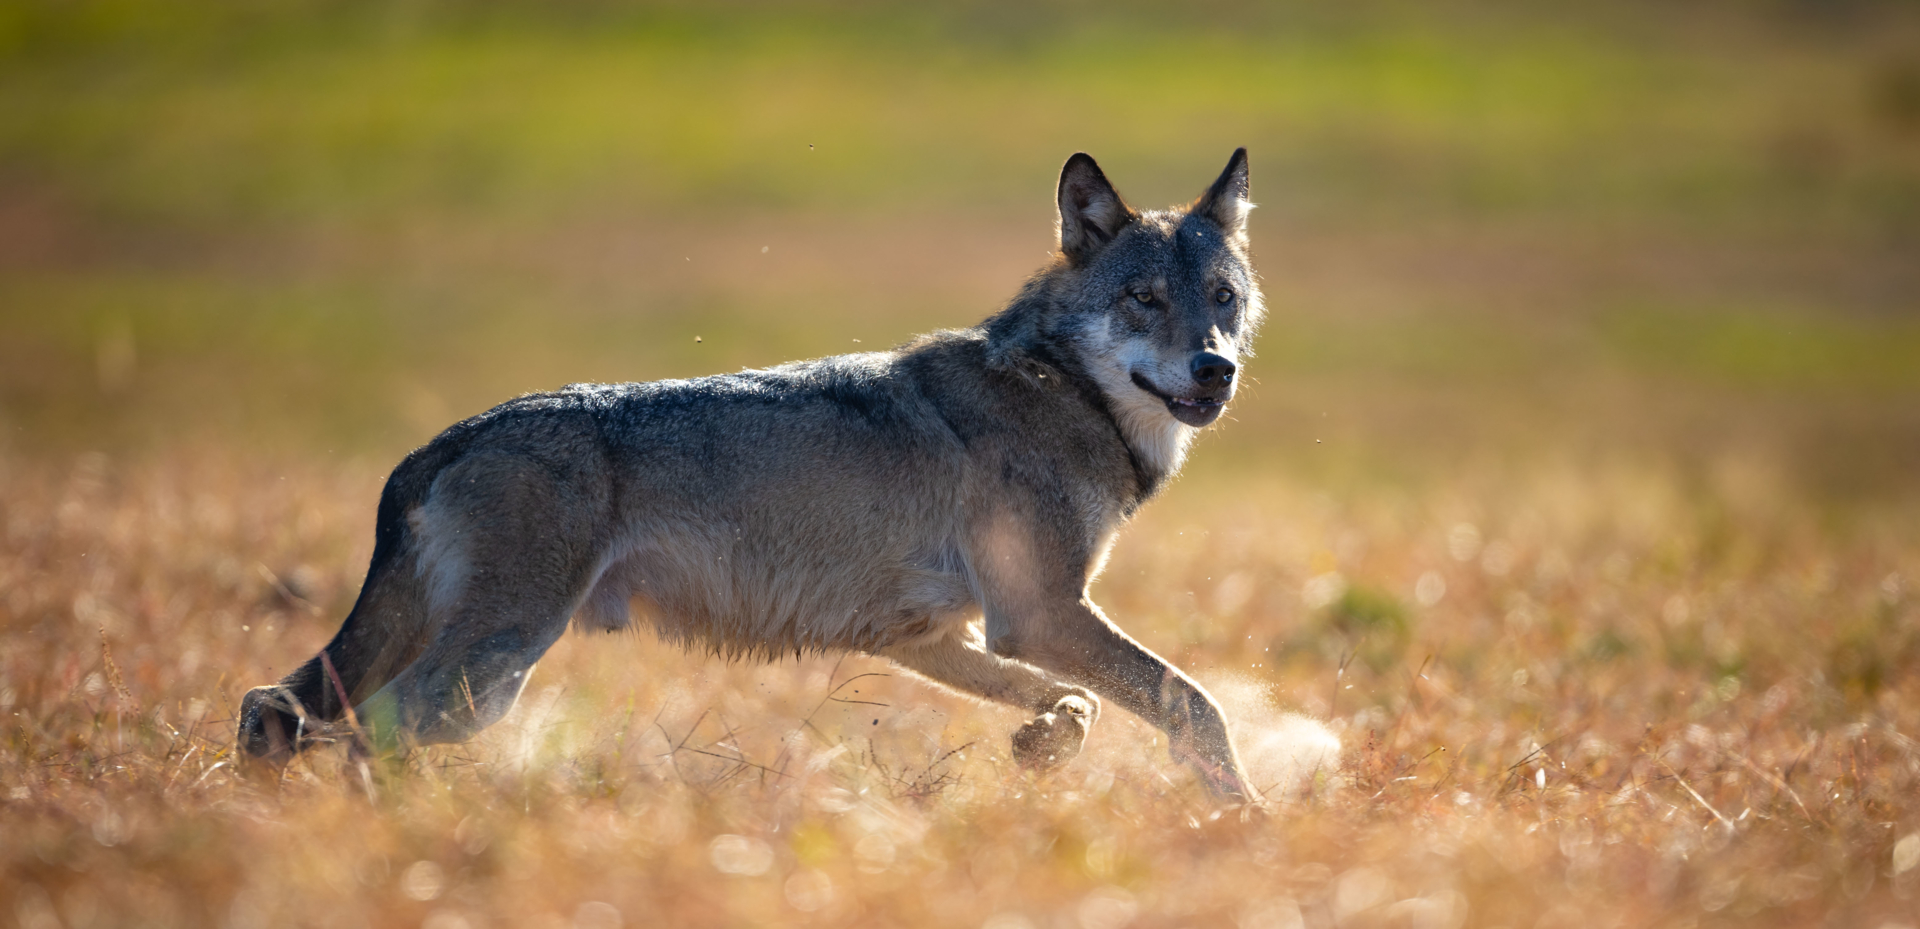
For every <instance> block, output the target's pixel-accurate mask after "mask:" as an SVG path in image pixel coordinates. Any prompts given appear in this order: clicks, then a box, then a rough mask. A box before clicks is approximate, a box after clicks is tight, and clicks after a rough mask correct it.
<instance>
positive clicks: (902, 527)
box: [238, 149, 1262, 801]
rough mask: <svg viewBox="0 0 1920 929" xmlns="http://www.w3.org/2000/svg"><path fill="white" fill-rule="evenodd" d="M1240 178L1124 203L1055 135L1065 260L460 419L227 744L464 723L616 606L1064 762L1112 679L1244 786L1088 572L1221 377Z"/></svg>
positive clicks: (1232, 787) (1228, 342)
mask: <svg viewBox="0 0 1920 929" xmlns="http://www.w3.org/2000/svg"><path fill="white" fill-rule="evenodd" d="M1247 190H1248V188H1247V157H1246V150H1245V149H1241V150H1238V151H1236V152H1234V153H1233V157H1232V158H1231V160H1229V161H1228V163H1227V167H1226V170H1225V171H1223V172H1222V173H1221V174H1220V177H1219V179H1218V180H1215V181H1214V182H1213V184H1212V185H1211V186H1210V187H1209V188H1208V189H1207V190H1206V192H1205V193H1204V194H1202V195H1201V196H1200V197H1199V198H1198V199H1197V200H1195V201H1194V202H1192V203H1191V204H1188V205H1186V206H1184V207H1177V208H1174V209H1169V210H1163V211H1146V212H1142V211H1137V210H1135V209H1133V208H1132V207H1130V206H1128V205H1127V204H1126V202H1125V201H1124V200H1122V199H1121V197H1120V195H1119V194H1118V193H1117V192H1116V191H1115V190H1114V188H1113V185H1111V184H1110V183H1108V181H1107V178H1106V175H1105V174H1103V173H1102V172H1101V170H1100V168H1099V166H1098V165H1096V164H1095V163H1094V161H1093V159H1092V158H1090V157H1088V156H1087V155H1086V154H1084V153H1081V154H1076V155H1074V156H1073V157H1072V158H1070V159H1068V160H1067V163H1066V165H1065V167H1064V168H1063V169H1062V171H1061V173H1060V183H1059V187H1058V191H1057V196H1058V202H1059V229H1058V233H1059V251H1058V253H1057V255H1056V256H1055V258H1054V259H1053V260H1052V262H1051V263H1050V264H1049V265H1047V266H1046V267H1045V268H1043V269H1042V270H1041V271H1040V272H1039V273H1037V274H1036V275H1035V276H1034V277H1033V278H1032V279H1031V280H1029V281H1028V282H1027V283H1026V285H1025V286H1024V287H1023V288H1022V289H1021V290H1020V292H1019V294H1018V295H1017V296H1015V297H1014V298H1013V300H1012V301H1011V302H1010V303H1008V304H1007V306H1006V307H1005V308H1004V309H1002V310H1001V311H1000V312H998V313H997V314H995V315H993V316H992V317H990V318H988V319H987V320H986V321H985V322H983V323H981V324H980V325H978V326H976V327H974V328H971V329H962V330H957V331H945V332H935V333H932V334H930V335H925V336H921V337H919V338H918V339H915V340H914V341H911V342H909V343H907V344H905V345H903V346H901V347H899V348H896V349H894V350H892V351H886V352H873V353H867V354H856V355H841V356H836V357H832V358H822V359H818V360H814V361H803V362H796V363H793V364H787V365H782V366H780V367H776V368H770V369H767V370H749V371H742V372H740V373H737V374H724V375H717V376H713V377H703V378H698V379H695V380H680V381H657V382H653V383H644V384H576V385H571V386H568V387H565V388H563V389H561V390H558V391H554V392H551V393H539V394H529V395H527V396H523V397H520V398H518V399H515V400H510V401H508V402H506V403H504V404H501V405H500V406H498V407H495V408H494V409H492V410H489V411H487V412H485V413H482V414H480V415H479V416H475V417H473V418H472V419H469V420H466V421H465V422H462V423H459V424H457V425H455V426H453V427H451V428H449V429H448V430H447V431H445V432H443V433H441V434H440V435H439V436H438V437H437V438H435V439H434V440H433V441H432V442H430V443H428V444H427V445H426V446H424V447H422V448H420V449H417V450H415V451H414V452H413V453H412V454H409V455H408V456H407V457H406V459H405V460H404V461H402V462H401V463H400V465H399V467H397V468H395V469H394V471H393V474H392V476H391V477H390V478H389V479H388V480H387V483H386V488H385V490H384V491H383V492H382V494H381V496H380V504H379V511H378V516H377V525H376V529H375V545H374V551H373V560H372V565H371V566H370V567H369V568H368V569H367V577H366V582H365V584H364V586H363V587H362V588H361V590H360V596H359V599H358V601H357V602H356V603H355V604H354V606H353V610H352V612H351V613H350V614H348V616H347V618H346V621H345V623H344V624H343V625H342V626H341V628H340V631H339V633H338V634H337V635H335V636H334V638H333V641H332V642H330V643H329V644H328V645H327V646H326V648H325V649H324V650H323V651H322V652H321V653H320V654H319V655H316V656H315V657H314V658H313V660H311V661H308V662H307V663H306V664H305V665H303V666H301V667H300V668H299V669H298V670H296V671H294V672H293V673H292V674H289V675H287V677H286V678H285V679H283V680H281V681H280V682H279V683H277V684H274V685H271V686H267V687H257V688H254V689H253V690H251V691H249V692H248V693H247V695H246V697H245V699H244V700H243V702H242V705H241V713H240V722H239V733H238V741H239V744H240V746H241V747H242V748H244V749H245V751H246V752H247V753H249V754H250V755H252V756H255V757H259V758H267V759H273V760H283V759H285V758H287V757H289V756H290V755H291V753H293V752H295V751H298V750H300V749H301V748H302V747H304V746H305V745H306V744H307V743H309V742H310V741H312V740H313V738H314V736H315V735H316V734H317V733H320V732H324V731H326V730H327V729H329V728H330V725H331V724H334V723H335V721H337V720H340V719H342V718H343V717H345V716H346V715H347V708H346V706H344V705H343V698H344V699H345V700H346V701H350V702H351V703H352V704H353V705H354V708H355V713H354V715H353V718H354V719H356V720H357V721H358V724H359V726H361V727H363V729H362V732H364V733H370V736H369V738H370V740H371V742H372V743H373V744H372V746H371V747H372V748H373V749H374V750H380V751H394V750H401V749H404V748H406V747H408V746H412V745H422V744H428V743H439V742H452V741H458V740H462V739H466V738H468V737H470V736H471V735H472V734H473V733H475V732H477V731H478V730H480V729H481V728H483V727H485V726H487V725H489V724H491V723H493V722H494V721H496V720H498V719H499V718H500V717H501V716H502V715H504V714H505V713H506V712H507V710H508V709H509V708H511V707H512V705H513V703H514V700H515V699H516V698H517V697H518V695H519V693H520V690H521V688H522V687H523V686H524V685H525V683H526V681H527V675H528V673H529V672H530V671H531V670H532V669H533V666H534V662H536V661H538V660H539V659H540V657H541V655H543V654H544V653H545V652H546V650H547V649H548V647H549V646H551V645H553V643H554V642H555V641H556V640H558V639H559V637H560V635H561V633H562V632H564V631H565V630H566V628H567V625H568V623H569V621H570V620H571V621H572V622H573V623H574V624H577V625H578V626H580V627H582V628H583V629H590V630H600V629H604V630H614V629H623V628H627V627H629V626H630V624H632V623H633V618H632V617H633V613H634V611H635V608H636V607H637V608H638V612H639V613H640V614H641V616H642V617H643V618H644V621H645V622H647V623H649V624H651V626H652V627H653V628H654V629H655V630H656V631H657V632H658V633H659V634H660V635H662V636H663V637H665V638H667V639H669V640H673V641H677V642H679V643H682V644H684V645H687V646H702V647H707V648H711V649H714V650H717V651H719V652H722V653H724V654H727V655H730V656H739V657H761V658H770V657H772V656H776V655H780V654H786V653H805V652H829V651H844V650H850V651H858V652H865V653H869V654H873V655H880V656H884V657H886V658H888V659H891V660H892V661H894V662H895V663H897V664H899V665H901V666H903V667H905V668H907V669H909V670H910V671H912V672H915V673H916V674H918V675H920V676H923V677H925V678H927V679H929V680H932V681H934V682H937V683H939V684H942V685H945V686H947V687H950V688H953V689H954V690H958V691H960V692H962V693H965V694H970V695H973V696H975V697H979V698H984V699H988V700H996V701H1000V702H1003V703H1009V704H1012V705H1014V706H1016V707H1020V708H1022V709H1025V710H1028V711H1030V712H1032V713H1033V714H1034V717H1033V719H1032V721H1030V722H1028V723H1027V724H1026V725H1024V726H1022V727H1021V728H1020V729H1019V730H1018V731H1016V732H1015V733H1014V735H1013V740H1012V748H1013V754H1014V757H1015V758H1016V759H1017V760H1019V761H1020V762H1021V763H1022V764H1024V765H1028V766H1031V767H1034V768H1046V767H1049V766H1052V765H1057V764H1062V763H1065V762H1066V761H1068V760H1070V759H1071V758H1072V757H1074V755H1076V754H1077V753H1078V752H1079V751H1080V747H1081V743H1082V740H1083V739H1084V738H1085V737H1086V733H1087V730H1088V727H1089V726H1091V725H1092V724H1093V723H1094V721H1095V719H1096V718H1097V717H1098V716H1099V713H1100V707H1101V699H1102V698H1104V699H1106V700H1110V701H1112V702H1114V703H1116V704H1118V705H1120V706H1121V707H1124V708H1125V709H1126V710H1128V711H1129V712H1132V713H1135V714H1137V715H1138V716H1140V717H1141V718H1143V719H1145V720H1147V721H1149V722H1151V723H1153V724H1154V725H1155V726H1158V727H1159V728H1160V729H1162V730H1164V731H1165V732H1166V734H1167V737H1168V742H1169V745H1170V748H1171V751H1172V754H1173V756H1174V758H1175V759H1177V760H1178V761H1180V762H1182V763H1184V764H1186V765H1188V766H1190V767H1191V768H1192V769H1194V770H1195V771H1196V772H1197V773H1198V774H1199V776H1200V778H1201V779H1202V781H1203V782H1204V783H1205V785H1206V786H1207V787H1208V788H1209V789H1211V791H1212V792H1213V793H1214V794H1215V795H1217V796H1218V797H1220V798H1222V799H1229V800H1246V801H1251V800H1253V799H1255V792H1254V790H1253V788H1252V787H1251V786H1250V785H1249V784H1248V782H1247V778H1246V776H1245V774H1244V773H1243V769H1242V766H1241V762H1240V758H1239V756H1238V754H1237V753H1236V751H1235V748H1234V743H1233V739H1232V738H1231V737H1230V735H1229V734H1228V728H1227V721H1226V718H1225V716H1224V714H1223V713H1222V712H1221V710H1220V706H1219V704H1218V703H1216V702H1215V701H1214V699H1213V698H1212V697H1210V696H1209V695H1208V694H1207V693H1206V691H1204V690H1202V689H1201V687H1200V686H1199V685H1198V684H1196V683H1194V681H1193V680H1192V679H1191V678H1189V677H1188V676H1187V675H1186V674H1184V673H1182V672H1181V671H1180V670H1179V669H1177V668H1174V667H1173V666H1171V665H1169V664H1168V663H1167V662H1166V661H1164V660H1162V659H1161V658H1160V657H1159V656H1157V655H1155V654H1154V653H1153V652H1151V651H1149V650H1147V649H1146V648H1145V647H1143V646H1142V645H1141V644H1140V643H1138V642H1136V641H1134V640H1133V639H1132V638H1131V637H1129V636H1128V635H1127V634H1126V633H1124V632H1122V631H1121V630H1120V629H1119V628H1118V627H1117V626H1115V625H1114V624H1113V623H1112V622H1111V621H1110V620H1108V618H1107V617H1106V615H1105V614H1104V613H1103V612H1102V611H1101V610H1100V607H1098V606H1097V605H1095V604H1094V602H1093V600H1092V599H1091V598H1090V597H1089V595H1088V586H1089V584H1090V583H1091V581H1092V579H1093V578H1094V576H1095V575H1096V574H1098V573H1099V571H1100V569H1101V566H1102V564H1103V563H1104V562H1105V560H1106V557H1107V553H1108V551H1109V549H1110V548H1111V547H1112V546H1113V543H1114V537H1115V535H1116V533H1118V531H1119V530H1120V527H1121V526H1122V525H1123V524H1124V523H1125V522H1126V521H1127V520H1128V519H1129V518H1130V517H1131V516H1132V515H1133V513H1134V512H1135V511H1136V510H1137V509H1138V508H1139V507H1140V506H1141V505H1142V504H1143V503H1145V502H1146V501H1147V500H1148V499H1149V498H1151V497H1152V496H1153V495H1154V494H1155V492H1156V491H1158V490H1159V489H1160V488H1162V487H1163V486H1165V484H1166V483H1167V481H1168V479H1169V478H1171V477H1172V476H1173V475H1174V473H1175V472H1177V471H1178V470H1179V468H1180V465H1181V462H1182V460H1183V459H1184V458H1185V456H1186V453H1187V449H1188V446H1189V444H1190V443H1191V442H1192V441H1193V438H1194V436H1195V434H1196V433H1197V432H1198V431H1199V430H1200V429H1202V428H1203V427H1205V426H1207V425H1209V424H1211V423H1213V422H1214V421H1215V420H1216V419H1217V418H1218V417H1219V416H1220V414H1221V410H1222V409H1223V408H1224V407H1225V406H1226V405H1227V403H1228V401H1230V400H1231V399H1232V398H1233V395H1234V390H1235V387H1236V385H1237V384H1238V383H1239V375H1238V370H1239V363H1240V361H1241V359H1243V358H1244V357H1246V356H1247V354H1248V344H1249V342H1250V340H1251V339H1252V337H1253V334H1254V330H1255V328H1256V327H1257V326H1258V325H1259V322H1260V318H1261V315H1262V305H1261V295H1260V289H1259V287H1258V285H1257V283H1256V280H1255V276H1254V272H1253V268H1252V266H1251V265H1250V263H1249V259H1248V244H1247V227H1246V216H1247V211H1248V210H1249V209H1250V208H1251V204H1250V203H1249V202H1248V199H1247ZM335 729H336V731H337V727H335Z"/></svg>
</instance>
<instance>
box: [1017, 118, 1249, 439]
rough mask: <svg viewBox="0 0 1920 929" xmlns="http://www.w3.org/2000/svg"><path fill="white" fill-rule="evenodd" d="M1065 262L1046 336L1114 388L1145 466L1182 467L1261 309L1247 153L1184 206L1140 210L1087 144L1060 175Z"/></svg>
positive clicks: (1042, 323)
mask: <svg viewBox="0 0 1920 929" xmlns="http://www.w3.org/2000/svg"><path fill="white" fill-rule="evenodd" d="M1059 203H1060V229H1059V232H1060V259H1059V261H1058V262H1057V263H1056V264H1055V266H1054V267H1052V268H1050V269H1049V270H1048V271H1047V272H1046V273H1045V274H1043V275H1042V276H1041V278H1040V279H1039V280H1038V281H1036V284H1038V285H1040V287H1041V288H1043V289H1044V291H1045V294H1046V303H1047V304H1048V307H1047V311H1046V312H1045V314H1044V316H1043V318H1042V319H1040V320H1036V322H1037V324H1038V328H1039V329H1040V330H1041V331H1040V332H1039V333H1037V334H1039V335H1040V336H1041V337H1042V338H1044V339H1046V341H1048V342H1049V343H1051V344H1053V345H1055V346H1059V347H1061V348H1063V349H1066V350H1067V351H1068V352H1070V353H1071V354H1072V355H1074V356H1075V360H1076V361H1078V362H1079V366H1080V367H1081V369H1082V370H1084V371H1085V372H1086V373H1087V374H1088V375H1090V376H1091V377H1092V378H1093V380H1094V381H1095V382H1097V383H1098V384H1099V386H1100V389H1101V391H1102V392H1103V393H1104V394H1106V396H1107V399H1108V401H1109V408H1110V409H1112V410H1113V412H1114V415H1115V417H1116V419H1117V420H1118V421H1119V424H1120V427H1121V430H1122V432H1123V434H1124V436H1125V438H1126V440H1127V442H1128V444H1129V445H1130V446H1132V447H1133V449H1134V452H1135V454H1136V455H1138V456H1140V458H1141V459H1142V460H1143V463H1144V464H1146V465H1147V466H1149V467H1151V468H1153V469H1154V470H1155V471H1157V472H1159V473H1162V474H1164V473H1167V472H1170V471H1172V470H1174V469H1175V468H1177V467H1179V465H1180V461H1181V459H1182V458H1184V457H1185V454H1186V447H1187V444H1188V442H1190V441H1191V440H1192V437H1193V434H1194V432H1195V431H1196V430H1197V429H1199V428H1200V427H1204V426H1206V425H1208V424H1210V423H1212V422H1213V421H1214V420H1215V419H1218V418H1219V416H1220V412H1221V410H1223V409H1225V407H1226V405H1227V402H1228V401H1230V400H1232V399H1233V394H1234V390H1235V388H1236V387H1237V386H1238V384H1239V382H1240V380H1241V377H1240V363H1241V361H1242V360H1243V359H1245V358H1246V357H1248V356H1249V355H1251V352H1250V351H1249V343H1250V342H1251V340H1252V338H1253V332H1254V329H1255V327H1257V326H1258V325H1259V322H1260V317H1261V314H1262V304H1261V297H1260V288H1259V285H1258V283H1257V281H1256V280H1255V277H1254V273H1253V266H1252V265H1251V264H1250V262H1249V260H1248V256H1247V223H1246V218H1247V211H1248V210H1250V209H1252V208H1253V204H1251V203H1249V202H1248V200H1247V151H1246V149H1244V148H1243V149H1239V150H1237V151H1235V152H1234V153H1233V157H1232V158H1231V159H1229V160H1228V161H1227V167H1226V170H1225V171H1222V172H1221V173H1220V178H1219V179H1218V180H1216V181H1214V182H1213V186H1211V187H1209V188H1207V191H1206V193H1204V194H1201V195H1200V197H1199V199H1197V200H1195V201H1194V202H1193V203H1191V204H1189V205H1187V206H1185V207H1176V208H1173V209H1169V210H1161V211H1149V212H1139V211H1136V210H1134V209H1133V208H1131V207H1129V206H1127V204H1126V201H1124V200H1122V199H1121V198H1120V194H1119V193H1118V192H1116V191H1115V190H1114V189H1113V185H1112V184H1110V183H1108V182H1107V177H1106V175H1105V174H1103V173H1102V172H1101V171H1100V166H1099V165H1097V164H1095V163H1094V161H1093V159H1092V158H1091V157H1089V156H1087V155H1086V154H1085V153H1081V154H1076V155H1074V156H1073V157H1072V158H1069V159H1067V164H1066V167H1065V168H1063V169H1062V170H1061V172H1060V189H1059Z"/></svg>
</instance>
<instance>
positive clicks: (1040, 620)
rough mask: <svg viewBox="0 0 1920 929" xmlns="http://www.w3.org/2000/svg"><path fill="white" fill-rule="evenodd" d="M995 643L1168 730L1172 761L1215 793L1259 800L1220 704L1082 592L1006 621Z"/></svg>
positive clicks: (1002, 649)
mask: <svg viewBox="0 0 1920 929" xmlns="http://www.w3.org/2000/svg"><path fill="white" fill-rule="evenodd" d="M1009 625H1010V628H1011V632H1010V633H1009V634H1008V635H1007V636H1006V637H1005V638H1004V639H1003V640H1002V641H999V642H995V643H994V649H995V650H996V651H999V652H1001V653H1003V654H1007V655H1009V656H1010V657H1015V658H1019V659H1022V660H1024V661H1029V662H1032V663H1033V664H1035V665H1038V666H1039V667H1041V668H1044V669H1046V670H1049V671H1052V672H1054V673H1055V674H1058V675H1060V676H1061V677H1063V678H1065V679H1066V680H1069V681H1073V682H1074V683H1078V684H1083V685H1085V686H1087V687H1090V688H1092V689H1093V691H1094V692H1095V693H1097V694H1100V695H1101V696H1103V697H1106V698H1107V699H1109V700H1112V701H1113V702H1115V703H1118V704H1120V705H1121V706H1123V707H1125V708H1127V710H1128V711H1130V712H1132V713H1134V714H1136V715H1138V716H1139V717H1141V718H1142V719H1145V720H1147V721H1148V722H1151V723H1153V724H1154V725H1156V726H1158V727H1159V728H1160V729H1161V730H1162V731H1164V732H1166V734H1167V742H1168V749H1169V751H1170V752H1171V753H1172V755H1173V757H1174V760H1176V761H1179V762H1181V763H1182V764H1185V765H1186V766H1188V767H1189V768H1192V769H1193V770H1194V771H1195V772H1196V773H1198V774H1199V775H1200V778H1201V780H1202V781H1203V782H1204V783H1205V784H1206V785H1207V788H1208V789H1209V790H1211V791H1212V792H1213V793H1214V795H1215V796H1218V797H1221V798H1223V799H1230V800H1238V801H1243V802H1252V801H1256V800H1258V799H1259V797H1258V795H1257V793H1256V792H1255V791H1254V789H1253V786H1252V785H1251V784H1250V783H1249V782H1248V781H1247V777H1246V773H1245V770H1244V769H1243V768H1242V767H1241V765H1240V756H1239V753H1238V752H1236V751H1235V750H1234V747H1233V738H1232V737H1231V736H1229V735H1228V734H1227V718H1226V715H1225V714H1224V713H1222V712H1220V706H1219V704H1216V703H1215V702H1214V701H1213V698H1212V697H1211V696H1208V694H1207V692H1206V691H1205V690H1203V689H1201V687H1200V685H1199V684H1196V683H1194V681H1193V679H1192V678H1189V677H1187V676H1186V675H1185V674H1183V673H1181V672H1180V669H1178V668H1175V667H1174V666H1172V665H1170V664H1168V663H1167V662H1166V661H1165V660H1163V659H1161V657H1160V656H1158V655H1155V654H1154V653H1153V652H1151V651H1149V650H1147V648H1146V647H1145V646H1143V645H1141V644H1140V643H1138V642H1135V641H1134V640H1133V639H1132V638H1130V637H1129V636H1128V635H1127V634H1126V633H1125V632H1122V631H1121V630H1120V629H1119V627H1117V626H1115V625H1114V624H1113V623H1112V622H1111V621H1109V620H1108V619H1107V617H1106V616H1105V615H1104V614H1102V613H1101V612H1100V608H1099V607H1098V606H1095V605H1094V603H1093V601H1091V600H1088V599H1085V598H1084V597H1083V598H1081V599H1080V600H1079V601H1077V602H1076V603H1074V604H1073V605H1072V606H1071V607H1067V606H1062V607H1061V608H1060V609H1058V610H1055V611H1050V612H1048V613H1046V614H1045V615H1044V616H1039V615H1034V616H1028V617H1025V621H1014V622H1011V623H1010V624H1009Z"/></svg>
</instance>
